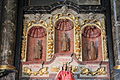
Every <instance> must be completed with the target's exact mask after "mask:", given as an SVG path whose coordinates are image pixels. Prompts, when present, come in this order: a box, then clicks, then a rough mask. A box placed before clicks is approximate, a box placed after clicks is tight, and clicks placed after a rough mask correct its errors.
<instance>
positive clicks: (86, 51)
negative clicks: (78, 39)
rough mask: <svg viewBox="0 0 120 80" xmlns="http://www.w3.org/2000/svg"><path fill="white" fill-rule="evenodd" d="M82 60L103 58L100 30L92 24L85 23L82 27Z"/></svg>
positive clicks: (99, 59) (100, 59)
mask: <svg viewBox="0 0 120 80" xmlns="http://www.w3.org/2000/svg"><path fill="white" fill-rule="evenodd" d="M82 60H83V61H102V60H103V55H102V35H101V30H100V28H99V27H98V26H96V25H94V24H90V25H85V26H84V27H83V29H82Z"/></svg>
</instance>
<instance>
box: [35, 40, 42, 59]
mask: <svg viewBox="0 0 120 80" xmlns="http://www.w3.org/2000/svg"><path fill="white" fill-rule="evenodd" d="M34 59H42V40H38V42H37V45H36V46H35V55H34Z"/></svg>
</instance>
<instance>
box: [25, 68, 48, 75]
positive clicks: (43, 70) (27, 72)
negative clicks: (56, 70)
mask: <svg viewBox="0 0 120 80" xmlns="http://www.w3.org/2000/svg"><path fill="white" fill-rule="evenodd" d="M23 73H24V74H25V75H29V76H30V75H34V76H36V75H40V76H43V75H47V74H48V73H49V72H48V67H43V68H41V69H39V70H38V71H32V69H31V68H28V67H24V68H23Z"/></svg>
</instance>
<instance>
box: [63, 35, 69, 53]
mask: <svg viewBox="0 0 120 80" xmlns="http://www.w3.org/2000/svg"><path fill="white" fill-rule="evenodd" d="M61 42H62V46H61V50H62V51H70V38H69V37H68V34H67V33H63V36H62V39H61Z"/></svg>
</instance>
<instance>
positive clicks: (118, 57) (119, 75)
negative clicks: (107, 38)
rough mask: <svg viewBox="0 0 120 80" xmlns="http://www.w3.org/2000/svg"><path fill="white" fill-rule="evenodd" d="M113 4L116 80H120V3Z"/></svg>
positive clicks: (116, 1) (114, 76) (117, 1)
mask: <svg viewBox="0 0 120 80" xmlns="http://www.w3.org/2000/svg"><path fill="white" fill-rule="evenodd" d="M112 1H113V2H112V3H113V4H112V5H113V13H114V21H113V26H114V28H113V32H114V57H115V66H114V74H113V78H114V80H119V79H120V9H119V8H120V1H119V0H112Z"/></svg>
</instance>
